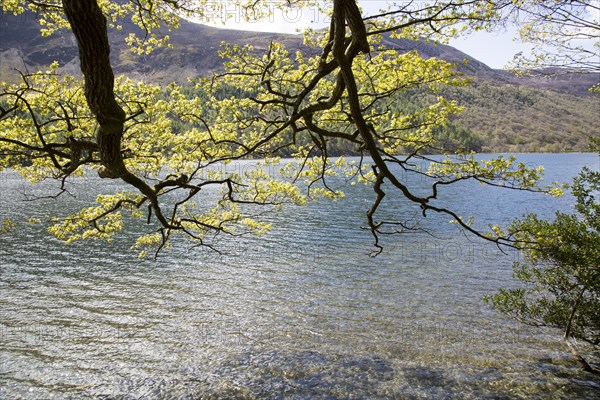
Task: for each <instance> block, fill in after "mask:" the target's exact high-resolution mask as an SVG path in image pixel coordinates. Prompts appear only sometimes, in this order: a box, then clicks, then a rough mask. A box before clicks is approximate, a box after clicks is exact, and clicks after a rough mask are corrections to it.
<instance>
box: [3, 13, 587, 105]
mask: <svg viewBox="0 0 600 400" xmlns="http://www.w3.org/2000/svg"><path fill="white" fill-rule="evenodd" d="M39 29H40V27H39V24H38V23H37V21H36V17H35V15H34V14H33V13H25V14H22V15H20V16H14V15H12V14H1V13H0V78H2V79H3V80H14V79H16V78H17V73H16V71H15V69H18V70H23V69H29V70H37V69H40V68H43V67H44V66H46V65H48V64H49V63H51V62H52V61H58V62H59V64H60V65H61V67H62V69H63V70H64V71H67V72H69V73H72V74H80V71H79V63H78V57H77V46H76V43H75V39H74V37H73V35H72V33H71V32H70V31H66V30H63V31H60V32H57V33H56V34H54V35H52V36H50V37H46V38H44V37H41V36H40V33H39ZM138 29H139V28H137V27H136V26H135V25H134V24H132V23H125V24H123V29H122V30H120V31H117V30H113V31H112V32H110V35H109V36H110V39H111V46H112V58H113V65H114V69H115V72H116V73H122V74H125V75H128V76H130V77H131V78H133V79H143V80H145V81H149V82H153V83H168V82H171V81H176V82H178V83H185V82H186V81H187V79H188V78H189V77H198V76H206V75H207V74H209V73H210V72H212V71H218V70H219V69H220V68H221V65H222V60H221V58H220V57H219V56H218V50H219V48H220V46H221V42H223V41H224V42H228V43H232V44H237V45H245V44H252V45H253V46H254V47H255V48H256V51H257V52H261V51H266V50H267V49H268V46H269V44H270V43H271V42H273V41H275V42H281V43H284V44H285V45H286V48H287V49H288V50H291V51H295V50H297V49H300V50H304V51H310V49H308V48H307V47H305V46H304V45H303V43H302V37H301V36H300V35H290V34H278V33H263V32H248V31H235V30H227V29H219V28H214V27H209V26H205V25H200V24H194V23H191V22H188V21H182V23H181V27H180V28H179V29H177V30H175V31H172V32H168V34H169V36H170V38H171V43H172V44H173V48H172V49H169V48H160V49H156V50H155V51H154V52H153V53H152V54H150V55H147V56H137V55H135V54H134V53H133V52H131V51H130V50H129V49H128V47H127V45H126V44H125V41H124V39H125V37H127V36H128V35H129V33H131V32H136V31H137V30H138ZM384 45H385V46H387V47H389V48H395V49H398V50H399V51H402V52H408V51H412V50H417V51H418V52H419V54H420V55H421V56H422V57H425V58H430V57H436V58H440V59H443V60H446V61H448V62H456V63H458V64H459V70H460V71H461V72H463V73H464V74H465V75H467V76H471V77H475V78H477V79H481V80H484V81H490V82H494V83H512V84H518V85H525V86H530V87H537V88H544V89H551V90H556V91H562V92H566V93H570V94H574V95H585V94H587V89H588V88H589V87H591V86H592V85H594V84H595V83H597V82H598V76H594V75H582V74H567V75H558V76H555V77H553V78H551V79H546V78H541V77H528V78H524V79H518V78H516V77H514V76H513V75H511V74H509V73H507V72H506V71H502V70H496V69H492V68H490V67H488V66H487V65H486V64H484V63H482V62H481V61H478V60H476V59H474V58H473V57H471V56H469V55H468V54H465V53H463V52H461V51H460V50H458V49H456V48H454V47H451V46H447V45H441V44H434V43H432V42H425V41H410V40H405V39H391V38H389V37H386V38H385V39H384ZM464 60H467V63H466V64H464V63H463V62H464Z"/></svg>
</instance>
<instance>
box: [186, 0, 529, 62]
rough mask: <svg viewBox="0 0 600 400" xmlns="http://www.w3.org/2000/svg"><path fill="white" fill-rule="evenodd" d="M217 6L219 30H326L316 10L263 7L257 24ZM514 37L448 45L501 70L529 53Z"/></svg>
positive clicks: (370, 10) (380, 3)
mask: <svg viewBox="0 0 600 400" xmlns="http://www.w3.org/2000/svg"><path fill="white" fill-rule="evenodd" d="M218 4H219V6H220V7H221V8H220V9H218V10H217V9H215V10H214V11H213V12H212V16H213V20H214V22H212V23H211V24H210V25H212V26H216V27H220V28H227V29H237V30H249V31H260V32H278V33H299V32H301V31H302V30H303V29H305V28H307V27H310V28H314V29H320V28H324V27H326V26H328V20H327V18H326V16H325V15H323V14H322V13H320V12H319V11H318V10H317V9H315V8H306V9H297V8H296V9H291V10H290V11H288V12H285V11H283V10H275V9H274V8H273V7H272V6H269V3H268V2H267V3H265V4H266V6H265V7H267V8H265V10H267V9H270V10H272V11H273V15H271V16H269V17H268V18H267V20H263V21H257V19H258V18H256V16H253V15H247V14H245V13H244V11H243V10H242V9H241V7H236V6H234V5H231V6H226V8H222V7H223V6H222V4H223V3H221V2H218ZM360 4H361V6H362V8H363V15H372V14H376V13H377V11H378V10H380V9H382V8H386V7H387V6H388V1H386V0H368V1H365V0H362V1H361V2H360ZM268 7H271V8H268ZM225 21H226V22H225ZM197 22H205V21H197ZM224 22H225V23H224ZM515 33H516V29H515V28H512V29H511V28H509V29H508V30H506V31H503V32H497V33H485V32H481V33H475V34H471V35H469V36H467V37H464V38H461V39H453V40H452V41H451V42H450V45H451V46H454V47H456V48H457V49H459V50H461V51H463V52H465V53H467V54H468V55H470V56H472V57H474V58H475V59H477V60H479V61H481V62H483V63H485V64H487V65H488V66H490V67H492V68H503V67H505V66H506V65H507V63H508V62H509V61H510V60H512V58H513V56H514V55H515V54H516V53H518V52H520V51H527V50H528V49H529V46H527V45H524V44H522V43H517V42H515V41H513V37H514V35H515Z"/></svg>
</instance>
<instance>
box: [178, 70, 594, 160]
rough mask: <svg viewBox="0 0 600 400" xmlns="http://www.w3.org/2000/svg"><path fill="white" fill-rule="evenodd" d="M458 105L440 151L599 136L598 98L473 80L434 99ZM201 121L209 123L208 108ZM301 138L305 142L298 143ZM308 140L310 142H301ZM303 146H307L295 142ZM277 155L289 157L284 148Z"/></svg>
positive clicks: (404, 101)
mask: <svg viewBox="0 0 600 400" xmlns="http://www.w3.org/2000/svg"><path fill="white" fill-rule="evenodd" d="M182 90H183V92H184V93H185V94H186V96H189V97H199V98H201V99H204V100H206V101H209V100H208V97H207V95H206V93H204V92H203V91H202V90H201V89H196V88H194V87H191V86H190V87H185V88H183V89H182ZM254 95H256V91H255V90H251V89H250V90H240V89H239V88H235V87H232V86H222V87H220V88H219V90H218V91H217V93H216V96H217V98H219V99H222V98H229V97H237V98H240V97H248V96H254ZM438 95H441V96H444V97H446V98H448V99H453V100H456V101H458V103H459V104H460V105H461V106H463V107H464V111H463V112H462V113H461V114H459V115H457V116H455V117H453V118H452V120H451V121H450V122H449V123H448V124H447V125H446V126H443V127H441V126H440V127H436V128H435V129H434V137H435V138H436V142H437V143H436V148H437V149H439V151H440V152H444V151H455V150H457V149H459V148H460V149H464V150H467V151H471V150H472V151H476V152H490V153H502V152H567V151H586V150H587V148H588V142H589V141H588V138H589V137H593V136H597V135H598V133H599V132H598V127H599V126H600V116H599V115H598V114H599V113H598V110H599V109H600V98H599V97H598V96H586V97H581V96H573V95H569V94H566V93H559V92H554V91H550V90H538V89H534V88H530V87H524V86H517V85H513V84H493V83H488V82H478V81H474V82H473V83H472V84H471V85H469V86H463V87H450V86H448V87H444V88H442V89H441V91H440V92H439V93H438V94H436V95H435V96H438ZM435 96H434V95H432V94H430V93H426V92H425V91H423V90H419V89H412V90H408V91H405V92H403V93H401V94H398V95H396V96H395V97H394V98H393V99H390V101H387V102H386V104H385V107H386V110H387V111H388V112H389V113H390V115H391V114H392V113H394V112H400V113H403V114H406V113H414V112H415V111H417V110H420V109H423V108H424V107H426V106H427V105H428V104H431V103H433V102H434V101H435ZM378 111H381V110H378ZM206 114H207V115H205V118H206V120H207V121H210V120H211V119H213V118H214V117H215V115H211V111H210V107H208V109H207V111H206ZM174 128H175V129H176V131H177V130H184V129H187V128H189V125H188V124H186V123H183V122H181V121H177V120H175V121H174ZM301 140H303V139H301ZM304 140H305V141H307V142H308V140H310V139H308V138H305V139H304ZM297 144H298V145H305V144H307V143H301V142H300V143H297ZM328 148H329V152H330V155H333V156H336V155H342V154H344V155H354V154H358V152H359V149H357V148H355V147H354V145H353V144H352V143H350V142H348V141H346V140H341V139H340V140H336V139H332V140H331V141H330V142H329V145H328ZM280 155H281V156H287V155H289V154H288V152H287V151H286V150H282V151H280Z"/></svg>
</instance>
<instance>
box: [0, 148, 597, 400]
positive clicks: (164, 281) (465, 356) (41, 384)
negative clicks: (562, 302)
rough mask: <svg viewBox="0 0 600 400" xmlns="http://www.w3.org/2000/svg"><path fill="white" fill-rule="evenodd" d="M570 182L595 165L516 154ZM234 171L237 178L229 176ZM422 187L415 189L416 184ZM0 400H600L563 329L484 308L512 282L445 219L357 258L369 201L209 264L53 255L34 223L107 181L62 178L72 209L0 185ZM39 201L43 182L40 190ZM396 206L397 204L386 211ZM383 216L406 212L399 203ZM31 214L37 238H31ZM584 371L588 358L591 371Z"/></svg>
mask: <svg viewBox="0 0 600 400" xmlns="http://www.w3.org/2000/svg"><path fill="white" fill-rule="evenodd" d="M521 158H522V159H523V160H524V161H526V162H529V163H531V164H543V165H545V166H546V170H547V175H548V180H556V179H559V180H568V179H569V178H570V177H572V176H574V175H575V174H576V173H577V171H578V170H579V169H580V168H581V166H583V165H588V166H591V167H593V168H596V169H597V168H598V167H599V164H598V163H599V161H598V156H597V155H594V154H557V155H522V156H521ZM240 165H241V166H243V167H247V166H248V165H249V164H240ZM423 184H424V183H423ZM0 185H1V186H0V190H1V192H0V220H3V219H4V218H5V217H7V216H10V217H12V218H13V220H14V221H15V222H16V223H17V228H16V229H15V230H14V231H13V232H11V233H9V234H4V235H0V246H1V247H0V268H1V269H0V317H1V318H0V398H2V399H47V398H74V399H75V398H105V399H109V398H111V399H112V398H119V399H121V398H122V399H199V398H260V399H263V398H267V399H268V398H273V399H279V398H281V399H283V398H286V399H287V398H289V399H312V398H323V399H388V398H399V399H404V398H406V399H432V398H448V399H453V398H455V399H470V398H471V399H479V398H490V399H497V398H507V399H509V398H510V399H512V398H540V399H542V398H564V399H571V398H582V399H585V398H589V399H592V398H597V396H598V393H600V382H599V381H598V380H594V379H591V378H590V377H589V376H588V375H586V374H585V373H582V372H581V371H580V370H579V369H578V366H577V365H576V364H575V363H574V362H573V361H572V360H571V358H570V356H569V353H568V352H567V351H566V349H565V348H564V347H563V345H562V343H561V342H560V332H558V331H554V330H540V329H532V328H528V327H524V326H522V325H519V324H517V323H514V322H513V321H511V320H508V319H506V318H504V317H503V316H501V315H498V314H497V313H495V312H494V311H493V310H491V309H490V308H489V307H488V306H487V305H485V304H484V303H483V301H482V297H483V296H484V295H486V294H490V293H492V292H493V291H494V290H495V289H496V288H498V287H506V286H512V285H514V284H515V282H514V281H513V279H512V277H511V272H512V270H511V264H512V262H513V261H515V260H517V259H518V257H519V255H518V254H516V253H513V252H508V253H507V254H506V255H503V254H502V253H500V252H499V251H498V250H497V249H496V248H495V247H493V246H492V245H489V244H485V243H480V242H475V241H472V239H471V240H470V239H468V238H466V237H464V236H462V235H461V234H459V233H458V232H457V231H455V230H454V228H452V227H451V226H449V225H447V224H446V218H439V217H436V216H434V215H431V216H429V217H428V219H427V220H426V221H425V222H424V224H425V226H426V227H429V228H435V230H436V232H437V234H436V237H435V238H433V237H431V236H427V235H421V234H412V235H403V236H394V237H386V238H385V240H384V244H385V251H384V253H383V254H381V255H379V256H378V257H376V258H370V257H369V256H368V254H369V252H370V251H371V250H372V246H371V245H372V242H371V237H370V235H369V233H368V232H366V231H364V230H361V229H360V227H361V226H362V225H364V222H365V221H364V214H365V211H366V210H367V208H368V206H369V204H370V201H372V198H373V197H372V193H371V191H370V189H368V188H362V187H348V188H347V197H346V198H345V199H343V200H341V201H338V202H317V203H312V204H309V205H308V206H306V207H302V208H288V209H285V210H284V211H283V212H281V213H280V214H277V215H274V216H272V217H271V218H272V219H273V222H274V229H273V231H272V232H271V233H270V234H268V235H267V236H265V237H263V238H258V239H257V238H245V239H235V240H232V239H228V240H227V241H224V242H222V243H220V248H221V250H223V251H224V253H223V254H222V255H219V254H217V253H214V252H211V251H208V250H206V249H201V248H196V249H190V248H188V247H185V246H176V248H175V249H173V250H172V251H170V252H167V253H165V254H163V255H162V256H161V257H160V258H159V259H158V260H156V261H154V260H142V261H140V260H138V259H137V258H136V254H135V253H133V252H131V251H130V250H128V249H129V247H130V246H131V245H132V244H133V241H134V238H135V235H136V229H139V228H140V227H139V226H131V227H128V229H127V230H126V232H124V233H123V235H121V236H120V238H119V240H118V241H115V242H113V243H110V244H107V243H100V242H92V243H85V244H74V245H71V246H65V245H64V244H62V243H61V242H59V241H57V240H56V239H52V238H50V237H49V236H48V235H47V234H45V233H44V231H45V230H44V227H45V224H44V222H45V221H46V220H47V215H55V214H58V215H64V214H65V213H66V212H68V211H69V210H74V209H76V207H78V206H79V207H80V206H82V205H86V204H87V203H86V202H87V201H88V200H89V199H90V198H93V197H94V193H102V192H109V190H110V188H107V186H106V185H114V186H117V185H118V183H116V182H107V181H100V180H98V179H95V178H91V177H90V178H88V179H86V180H79V181H73V182H71V183H70V187H71V191H72V192H73V194H75V196H76V197H74V198H73V197H68V196H63V197H61V198H60V199H59V200H57V201H46V200H43V201H36V202H26V201H23V200H24V198H25V197H26V196H25V195H34V194H40V193H41V192H40V190H41V189H40V187H32V186H30V185H28V184H26V183H25V182H23V180H22V179H20V178H19V177H18V176H17V175H15V174H13V173H10V172H6V173H3V174H0ZM45 187H48V186H45ZM445 195H446V198H447V199H448V200H447V204H449V205H454V206H456V207H458V208H459V210H460V211H461V214H462V215H470V214H474V215H476V216H477V217H478V218H479V220H480V221H482V223H483V224H485V223H489V222H498V221H508V220H510V219H512V218H513V217H515V216H517V215H519V214H521V213H522V212H523V211H536V212H538V213H540V214H542V215H545V216H551V215H552V213H553V211H554V210H556V209H561V210H564V211H570V210H571V207H572V205H573V203H574V202H573V199H572V198H570V197H568V196H567V197H564V198H562V199H559V200H552V199H547V198H544V197H540V196H535V195H532V194H527V193H514V192H511V193H505V192H504V191H501V190H492V191H487V189H486V188H483V187H481V186H479V185H465V186H463V187H461V188H460V189H457V190H452V191H448V192H447V193H445ZM392 197H394V198H392ZM386 200H387V202H386V204H385V210H384V212H385V213H388V214H389V215H412V213H414V210H413V209H412V208H410V207H409V206H408V205H406V204H405V203H404V202H403V201H402V200H401V199H400V198H399V197H398V195H394V196H389V197H388V198H387V199H386ZM31 217H35V218H38V219H40V220H41V221H42V223H40V224H29V223H27V221H28V220H29V219H30V218H31ZM594 360H595V361H596V362H597V361H598V358H595V359H594Z"/></svg>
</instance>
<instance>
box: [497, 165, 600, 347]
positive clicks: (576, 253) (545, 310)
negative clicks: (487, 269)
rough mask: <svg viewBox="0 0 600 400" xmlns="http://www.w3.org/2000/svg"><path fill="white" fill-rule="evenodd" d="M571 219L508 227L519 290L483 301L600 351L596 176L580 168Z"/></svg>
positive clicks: (530, 219)
mask: <svg viewBox="0 0 600 400" xmlns="http://www.w3.org/2000/svg"><path fill="white" fill-rule="evenodd" d="M572 191H573V195H574V196H575V198H576V199H577V204H576V206H575V208H576V210H577V214H564V213H560V212H557V213H556V217H555V219H554V220H553V221H545V220H540V219H539V218H538V217H537V216H536V215H535V214H530V215H527V216H525V217H524V218H522V219H517V220H515V221H514V222H513V224H512V227H511V230H512V231H514V232H515V235H516V237H517V238H518V240H519V241H520V242H521V243H522V245H521V248H522V250H523V254H524V256H525V261H524V262H522V263H516V264H515V266H514V268H515V277H516V278H517V279H519V280H520V281H521V282H523V283H524V284H525V285H524V287H521V288H516V289H500V290H499V292H498V293H497V294H496V295H494V296H493V297H490V298H488V299H487V300H488V301H491V302H492V303H493V305H494V306H495V307H496V308H497V309H498V310H499V311H501V312H503V313H506V314H508V315H511V316H513V317H515V318H517V319H519V320H521V321H523V322H525V323H528V324H533V325H541V326H552V327H557V328H561V329H563V330H564V335H565V339H568V338H569V337H574V338H577V339H581V340H584V341H587V342H589V343H591V344H592V345H595V346H599V345H600V313H599V312H598V310H600V213H599V212H600V203H599V202H598V201H597V199H596V197H595V196H597V195H598V193H599V192H600V171H593V170H590V169H588V168H585V169H584V170H583V171H582V172H581V173H580V174H579V176H578V177H577V178H575V180H574V182H573V187H572Z"/></svg>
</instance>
